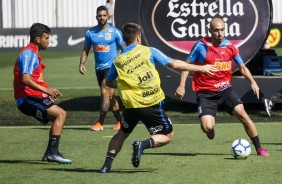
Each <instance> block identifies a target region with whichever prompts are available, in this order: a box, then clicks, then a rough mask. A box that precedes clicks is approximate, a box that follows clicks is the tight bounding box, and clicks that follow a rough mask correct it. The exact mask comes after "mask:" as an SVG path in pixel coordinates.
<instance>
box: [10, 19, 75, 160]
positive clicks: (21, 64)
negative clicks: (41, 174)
mask: <svg viewBox="0 0 282 184" xmlns="http://www.w3.org/2000/svg"><path fill="white" fill-rule="evenodd" d="M50 34H51V29H50V28H49V27H48V26H46V25H44V24H41V23H35V24H33V25H32V26H31V28H30V31H29V35H30V43H29V44H28V45H27V46H26V47H25V48H24V49H23V50H22V51H21V52H20V54H19V56H18V58H17V61H16V63H15V67H14V96H15V99H16V105H17V107H18V109H19V110H20V111H21V112H22V113H23V114H25V115H28V116H33V117H34V118H36V119H37V120H38V121H39V122H41V123H42V124H43V125H46V124H47V123H48V122H49V121H52V122H53V124H52V126H51V129H50V133H49V142H48V146H47V150H46V152H45V154H44V155H43V157H42V160H43V161H49V162H58V163H63V164H70V163H72V161H71V160H69V159H66V158H64V157H63V156H62V154H61V153H60V152H59V142H60V137H61V134H62V131H63V128H64V125H65V120H66V112H65V111H64V110H63V109H62V108H60V107H59V106H57V105H55V104H54V101H55V100H56V99H57V98H58V97H59V96H62V94H61V93H60V92H59V91H58V90H57V89H52V88H49V87H48V85H47V83H45V82H44V80H43V71H44V68H45V67H46V66H45V64H44V63H43V62H42V58H41V56H40V54H39V51H41V50H46V49H47V48H48V45H49V43H50Z"/></svg>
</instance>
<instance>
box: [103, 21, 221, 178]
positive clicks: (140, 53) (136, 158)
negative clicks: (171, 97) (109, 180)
mask: <svg viewBox="0 0 282 184" xmlns="http://www.w3.org/2000/svg"><path fill="white" fill-rule="evenodd" d="M123 36H124V40H125V42H126V45H127V47H126V48H125V49H124V50H123V51H122V52H121V54H120V55H119V56H118V57H117V58H116V59H115V61H114V64H113V65H112V67H111V69H110V72H109V74H108V76H107V79H106V85H107V86H109V87H112V88H117V87H118V90H119V92H120V97H121V100H122V102H123V105H124V106H125V109H124V111H123V114H122V118H121V129H120V130H119V131H118V132H117V133H116V134H115V135H114V136H113V138H112V139H111V141H110V143H109V147H108V152H107V155H106V159H105V162H104V165H103V166H102V168H101V169H100V172H101V173H108V172H110V171H111V165H112V161H113V160H114V158H115V157H116V155H117V154H118V152H119V151H120V150H121V148H122V145H123V143H124V141H125V140H126V138H127V137H128V136H129V135H130V134H131V132H132V131H133V129H134V128H135V126H136V125H137V123H138V122H139V121H142V122H143V123H144V124H145V126H146V128H147V130H148V132H149V133H150V135H151V137H150V138H148V139H146V140H143V141H135V142H134V143H133V155H132V164H133V166H134V167H138V166H139V163H140V158H141V155H142V153H143V150H144V149H148V148H154V147H160V146H164V145H166V144H168V143H170V142H171V141H172V138H173V127H172V123H171V121H170V119H169V118H168V116H167V115H166V113H165V112H164V109H163V105H164V102H163V100H164V98H165V95H164V92H163V90H162V89H161V84H160V77H159V74H158V72H157V70H156V69H155V63H156V62H158V63H160V64H161V65H163V66H167V67H169V68H173V69H177V70H192V71H199V72H204V73H210V74H212V73H211V72H213V71H215V70H216V68H215V66H213V65H204V66H196V65H191V64H187V63H185V62H184V61H180V60H175V59H172V58H170V57H168V56H166V55H165V54H163V53H162V52H161V51H159V50H158V49H156V48H153V47H146V46H142V45H140V43H141V27H140V26H139V25H138V24H134V23H128V24H126V25H124V26H123ZM116 78H118V80H116Z"/></svg>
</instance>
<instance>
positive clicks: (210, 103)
mask: <svg viewBox="0 0 282 184" xmlns="http://www.w3.org/2000/svg"><path fill="white" fill-rule="evenodd" d="M209 32H210V34H211V38H202V39H200V40H199V41H198V42H196V44H195V45H194V46H193V48H192V50H191V52H190V54H189V56H188V57H187V62H188V63H194V64H195V65H203V64H214V65H216V66H217V69H218V71H217V72H215V73H214V74H215V75H210V74H208V73H199V72H194V76H193V80H192V88H193V90H194V91H196V93H197V104H198V113H199V118H200V122H201V128H202V131H203V132H204V133H206V135H207V137H208V138H209V139H213V138H214V135H215V132H214V127H215V116H216V113H217V109H218V106H219V105H221V106H223V107H224V109H225V110H226V111H227V112H228V113H229V114H233V115H235V116H236V117H237V118H238V119H239V121H240V122H241V123H242V124H243V126H244V128H245V131H246V133H247V134H248V136H249V137H250V139H251V140H252V142H253V144H254V146H255V149H256V151H257V154H258V155H260V156H269V153H268V151H267V150H266V149H264V148H262V147H261V145H260V140H259V136H258V133H257V129H256V126H255V124H254V123H253V121H252V120H251V119H250V117H249V115H248V114H247V113H246V111H245V109H244V106H243V103H242V101H241V100H240V98H239V97H238V95H237V94H236V92H235V91H234V89H233V88H232V86H231V84H230V80H231V77H232V61H235V63H236V64H237V66H238V69H239V71H240V73H241V74H242V75H243V76H244V77H245V78H246V79H247V80H249V81H250V84H251V88H252V90H253V92H254V94H255V95H256V96H257V98H258V99H259V87H258V85H257V83H256V81H255V80H254V78H253V76H252V75H251V73H250V71H249V69H248V68H247V67H246V66H245V64H244V62H243V60H242V58H241V56H240V55H239V50H238V48H236V47H235V46H234V45H233V44H232V43H231V42H230V41H229V40H228V39H226V38H225V23H224V21H223V20H222V19H220V18H213V19H212V20H211V22H210V28H209ZM187 76H188V72H187V71H183V72H181V79H180V85H179V87H178V88H177V89H176V96H177V98H182V97H183V96H184V94H185V83H186V79H187Z"/></svg>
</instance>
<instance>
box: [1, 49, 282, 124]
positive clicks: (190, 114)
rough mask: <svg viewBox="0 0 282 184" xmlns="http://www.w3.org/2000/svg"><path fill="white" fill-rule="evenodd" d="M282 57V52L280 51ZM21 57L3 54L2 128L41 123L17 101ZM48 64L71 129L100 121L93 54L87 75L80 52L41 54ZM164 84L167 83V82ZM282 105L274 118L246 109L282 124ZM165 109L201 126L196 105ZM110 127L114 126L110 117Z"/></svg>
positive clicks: (221, 117) (259, 108)
mask: <svg viewBox="0 0 282 184" xmlns="http://www.w3.org/2000/svg"><path fill="white" fill-rule="evenodd" d="M277 53H278V55H282V49H278V50H277ZM17 54H18V53H15V52H6V53H0V58H1V67H0V84H1V86H0V125H38V123H37V121H36V120H34V119H32V118H30V117H27V116H25V115H23V114H21V113H20V112H19V111H18V109H17V108H16V106H15V101H14V98H13V90H12V88H13V67H14V63H15V60H16V56H17ZM41 54H42V57H43V61H44V63H46V65H47V68H46V69H45V76H44V80H45V81H46V82H47V83H48V84H49V86H50V87H52V88H57V89H59V90H60V91H61V92H62V94H63V96H62V97H60V98H59V100H58V101H57V102H56V103H57V104H58V105H59V106H61V107H63V108H64V109H65V110H66V111H67V113H68V116H67V123H66V124H67V125H90V124H93V123H95V121H97V119H98V116H99V106H100V91H99V87H98V84H97V80H96V75H95V72H94V69H93V54H90V55H89V61H88V63H87V73H86V75H85V76H82V75H81V74H80V73H79V71H78V65H79V58H80V52H48V51H42V52H41ZM163 83H164V82H163ZM280 107H281V105H280V104H278V105H277V106H275V109H274V111H273V116H272V117H271V118H269V117H268V116H266V112H265V110H264V106H263V104H262V103H261V104H256V105H255V106H253V105H248V104H247V105H246V110H247V112H249V114H250V116H251V118H252V119H253V120H254V121H255V122H281V116H282V112H281V111H278V110H279V109H280ZM165 109H166V110H167V113H168V115H169V116H170V117H171V119H172V120H173V122H174V123H186V124H187V123H188V124H190V123H198V118H197V108H196V106H195V104H187V103H184V102H180V101H175V100H172V99H168V98H167V99H166V105H165ZM229 122H231V123H232V122H233V123H235V122H237V120H236V119H235V118H234V117H230V116H229V115H228V114H227V113H225V112H224V111H220V112H219V113H218V118H217V123H229ZM105 123H106V124H114V123H115V119H114V118H113V115H112V113H108V115H107V117H106V121H105Z"/></svg>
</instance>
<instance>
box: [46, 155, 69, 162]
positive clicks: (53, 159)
mask: <svg viewBox="0 0 282 184" xmlns="http://www.w3.org/2000/svg"><path fill="white" fill-rule="evenodd" d="M47 161H48V162H56V163H59V164H71V163H72V161H71V160H69V159H66V158H64V157H63V155H62V154H60V153H58V154H50V155H47Z"/></svg>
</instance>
